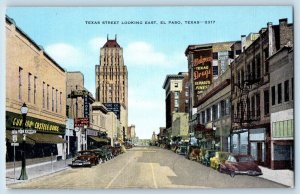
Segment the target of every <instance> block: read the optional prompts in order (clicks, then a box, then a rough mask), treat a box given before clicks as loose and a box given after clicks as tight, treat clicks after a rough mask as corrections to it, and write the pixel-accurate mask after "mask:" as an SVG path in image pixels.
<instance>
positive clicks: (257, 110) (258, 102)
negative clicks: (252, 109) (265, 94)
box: [256, 94, 260, 117]
mask: <svg viewBox="0 0 300 194" xmlns="http://www.w3.org/2000/svg"><path fill="white" fill-rule="evenodd" d="M256 116H257V117H259V116H260V94H256Z"/></svg>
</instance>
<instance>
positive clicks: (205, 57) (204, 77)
mask: <svg viewBox="0 0 300 194" xmlns="http://www.w3.org/2000/svg"><path fill="white" fill-rule="evenodd" d="M212 61H213V58H212V49H211V48H209V49H203V50H200V51H197V52H195V54H194V60H193V81H194V95H195V96H194V97H195V100H196V101H197V96H198V95H199V94H201V93H202V91H204V90H206V89H207V88H208V87H209V86H210V85H211V83H212Z"/></svg>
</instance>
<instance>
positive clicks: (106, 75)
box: [95, 38, 128, 131]
mask: <svg viewBox="0 0 300 194" xmlns="http://www.w3.org/2000/svg"><path fill="white" fill-rule="evenodd" d="M95 72H96V101H99V102H101V103H103V104H104V105H106V104H112V103H119V104H120V105H121V108H123V111H122V112H121V118H118V119H121V120H120V121H121V124H122V125H123V127H124V129H122V130H125V131H126V130H127V126H128V72H127V67H126V65H125V64H124V58H123V48H122V47H120V45H119V44H118V42H117V38H115V39H114V40H109V39H108V38H107V42H106V43H105V44H104V46H103V47H102V48H101V49H100V62H99V65H96V67H95Z"/></svg>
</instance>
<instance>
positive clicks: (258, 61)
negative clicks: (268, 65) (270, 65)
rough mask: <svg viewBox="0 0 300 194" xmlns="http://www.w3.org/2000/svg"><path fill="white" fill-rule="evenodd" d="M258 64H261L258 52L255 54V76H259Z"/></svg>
mask: <svg viewBox="0 0 300 194" xmlns="http://www.w3.org/2000/svg"><path fill="white" fill-rule="evenodd" d="M260 66H261V63H260V54H258V55H256V75H257V78H260Z"/></svg>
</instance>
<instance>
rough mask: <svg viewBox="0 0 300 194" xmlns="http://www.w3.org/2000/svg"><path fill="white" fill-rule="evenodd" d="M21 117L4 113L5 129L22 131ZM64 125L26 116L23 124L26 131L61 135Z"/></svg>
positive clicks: (63, 131)
mask: <svg viewBox="0 0 300 194" xmlns="http://www.w3.org/2000/svg"><path fill="white" fill-rule="evenodd" d="M22 121H23V119H22V115H21V114H17V113H13V112H8V111H6V127H7V128H14V129H22ZM65 128H66V125H63V124H59V123H54V122H51V121H47V120H43V119H38V118H34V117H30V116H27V117H26V122H25V129H26V130H36V131H39V132H45V133H54V134H59V135H63V134H64V133H65Z"/></svg>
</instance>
